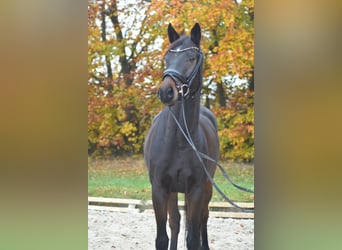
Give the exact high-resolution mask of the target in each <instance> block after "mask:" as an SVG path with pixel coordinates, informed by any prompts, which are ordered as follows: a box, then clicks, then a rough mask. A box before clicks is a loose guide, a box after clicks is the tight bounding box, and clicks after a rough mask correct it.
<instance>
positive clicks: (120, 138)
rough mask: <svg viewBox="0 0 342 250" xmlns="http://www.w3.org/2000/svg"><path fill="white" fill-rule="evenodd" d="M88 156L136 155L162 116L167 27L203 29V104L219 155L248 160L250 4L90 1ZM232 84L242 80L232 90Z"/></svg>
mask: <svg viewBox="0 0 342 250" xmlns="http://www.w3.org/2000/svg"><path fill="white" fill-rule="evenodd" d="M88 3H89V5H88V153H89V155H91V156H105V155H119V154H139V153H142V148H143V142H144V137H145V135H146V133H147V130H148V128H149V127H150V125H151V122H152V120H153V117H154V116H155V115H156V114H157V113H158V112H159V110H161V108H162V104H161V102H160V101H159V100H158V99H157V95H156V92H157V88H158V86H159V85H160V83H161V76H162V72H163V70H164V65H163V54H164V52H165V49H166V47H167V46H168V44H169V43H168V39H167V34H166V30H167V25H168V24H169V23H170V22H171V23H172V24H173V26H174V27H175V28H176V30H178V31H182V30H184V31H185V33H188V32H189V29H190V28H191V27H192V26H193V24H194V23H195V22H198V23H199V24H200V25H201V28H202V43H201V46H202V50H203V52H204V54H205V62H204V74H203V76H204V81H203V83H204V86H203V90H202V101H203V105H206V106H208V107H210V108H211V109H212V110H213V111H214V113H215V114H216V115H217V118H218V122H219V137H220V144H221V157H224V158H231V159H233V160H239V161H250V160H252V159H253V158H254V101H253V100H254V25H253V19H254V2H253V1H252V0H246V1H244V0H243V1H241V2H240V3H239V2H235V1H225V0H216V1H210V0H209V1H175V0H172V1H159V0H158V1H119V0H118V1H117V0H111V1H105V0H103V1H89V2H88ZM235 79H242V80H244V83H243V84H235V83H234V81H235Z"/></svg>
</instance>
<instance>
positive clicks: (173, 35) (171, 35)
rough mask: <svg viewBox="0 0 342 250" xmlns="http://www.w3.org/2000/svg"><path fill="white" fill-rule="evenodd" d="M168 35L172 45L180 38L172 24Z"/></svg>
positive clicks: (168, 29) (168, 28)
mask: <svg viewBox="0 0 342 250" xmlns="http://www.w3.org/2000/svg"><path fill="white" fill-rule="evenodd" d="M167 33H168V35H169V41H170V43H173V42H174V41H176V40H177V39H178V38H179V35H178V33H177V31H175V29H174V28H173V27H172V24H171V23H169V26H168V27H167Z"/></svg>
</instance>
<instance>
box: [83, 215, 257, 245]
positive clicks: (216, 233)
mask: <svg viewBox="0 0 342 250" xmlns="http://www.w3.org/2000/svg"><path fill="white" fill-rule="evenodd" d="M181 214H182V213H181ZM183 217H184V216H182V220H181V231H180V233H179V237H178V249H180V250H184V249H186V247H185V242H184V221H183ZM168 234H169V235H170V231H168ZM169 237H170V236H169ZM208 238H209V247H210V249H211V250H227V249H230V250H250V249H254V220H253V219H231V218H215V217H209V221H208ZM154 239H155V221H154V215H153V214H148V213H135V212H132V213H121V212H113V211H106V210H98V209H92V208H89V209H88V249H89V250H112V249H116V250H117V249H120V250H129V249H132V250H153V249H154Z"/></svg>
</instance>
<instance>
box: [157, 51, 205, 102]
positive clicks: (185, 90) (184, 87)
mask: <svg viewBox="0 0 342 250" xmlns="http://www.w3.org/2000/svg"><path fill="white" fill-rule="evenodd" d="M188 50H196V51H197V55H198V60H197V63H196V65H195V67H194V69H193V70H192V71H191V74H190V75H189V76H188V77H185V76H183V75H182V74H181V73H179V72H178V71H177V70H175V69H166V70H165V71H164V73H163V78H162V80H164V79H165V77H167V76H169V77H171V79H172V80H173V81H174V82H175V83H176V88H177V90H178V93H179V94H180V95H181V96H183V97H187V96H188V95H189V92H190V88H191V84H192V82H193V80H194V79H195V77H196V75H197V73H198V71H199V70H200V69H201V66H202V62H203V53H202V51H201V50H200V49H199V48H197V47H189V48H185V49H181V50H173V49H170V50H169V51H168V52H167V53H169V52H170V53H182V52H185V51H188ZM200 74H202V71H200ZM200 79H201V80H202V77H200ZM201 80H200V81H201ZM179 82H180V83H181V84H178V83H179ZM201 84H202V83H200V85H201ZM198 89H199V88H198ZM195 92H197V90H196V91H195Z"/></svg>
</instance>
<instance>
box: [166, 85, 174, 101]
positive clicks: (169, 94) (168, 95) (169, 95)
mask: <svg viewBox="0 0 342 250" xmlns="http://www.w3.org/2000/svg"><path fill="white" fill-rule="evenodd" d="M167 97H168V98H169V99H172V97H173V89H172V87H169V88H168V89H167Z"/></svg>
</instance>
